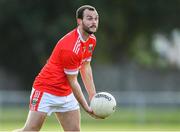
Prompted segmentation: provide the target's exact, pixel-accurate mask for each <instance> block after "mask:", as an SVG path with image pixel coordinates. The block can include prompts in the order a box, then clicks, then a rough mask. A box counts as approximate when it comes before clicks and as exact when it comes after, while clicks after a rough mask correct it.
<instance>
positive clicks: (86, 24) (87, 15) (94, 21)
mask: <svg viewBox="0 0 180 132" xmlns="http://www.w3.org/2000/svg"><path fill="white" fill-rule="evenodd" d="M98 23H99V16H98V13H97V12H96V11H91V10H88V9H86V10H84V13H83V19H82V22H81V26H82V29H83V30H84V31H85V32H87V33H88V34H92V33H95V32H96V31H97V29H98Z"/></svg>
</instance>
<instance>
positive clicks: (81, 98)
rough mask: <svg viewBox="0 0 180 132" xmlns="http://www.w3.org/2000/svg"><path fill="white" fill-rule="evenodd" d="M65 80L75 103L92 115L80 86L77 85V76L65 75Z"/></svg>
mask: <svg viewBox="0 0 180 132" xmlns="http://www.w3.org/2000/svg"><path fill="white" fill-rule="evenodd" d="M67 78H68V81H69V84H70V86H71V88H72V91H73V93H74V96H75V97H76V99H77V101H78V102H79V103H80V104H81V106H82V107H83V109H84V110H85V111H86V112H88V113H92V110H91V109H90V107H89V106H88V104H87V102H86V99H85V97H84V95H83V93H82V90H81V86H80V85H79V83H78V80H77V75H67Z"/></svg>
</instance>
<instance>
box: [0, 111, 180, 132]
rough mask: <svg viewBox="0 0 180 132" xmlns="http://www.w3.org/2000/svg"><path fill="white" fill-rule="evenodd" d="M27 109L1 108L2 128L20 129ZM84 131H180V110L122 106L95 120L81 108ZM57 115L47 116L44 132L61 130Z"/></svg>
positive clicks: (0, 129)
mask: <svg viewBox="0 0 180 132" xmlns="http://www.w3.org/2000/svg"><path fill="white" fill-rule="evenodd" d="M27 113H28V110H27V109H23V108H3V109H2V108H1V109H0V131H12V130H13V129H17V128H21V127H22V126H23V125H24V122H25V120H26V116H27ZM81 122H82V123H81V129H82V131H105V130H106V131H120V130H122V131H126V130H128V131H134V130H141V131H146V130H148V131H155V130H157V131H165V130H166V131H172V130H180V109H159V108H158V109H154V108H146V109H134V108H121V109H117V110H116V112H115V113H114V114H113V115H111V116H110V117H109V118H107V119H105V120H96V119H93V118H91V117H90V116H89V115H87V114H86V113H84V112H83V111H82V119H81ZM60 130H62V128H61V126H60V125H59V124H58V122H57V120H56V119H55V116H54V115H52V116H50V117H48V118H47V120H46V122H45V124H44V125H43V128H42V131H60Z"/></svg>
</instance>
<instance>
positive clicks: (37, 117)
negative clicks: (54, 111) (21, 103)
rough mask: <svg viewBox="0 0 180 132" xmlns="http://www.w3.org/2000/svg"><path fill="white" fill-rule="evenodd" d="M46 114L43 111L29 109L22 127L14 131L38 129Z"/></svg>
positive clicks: (21, 131)
mask: <svg viewBox="0 0 180 132" xmlns="http://www.w3.org/2000/svg"><path fill="white" fill-rule="evenodd" d="M46 116H47V114H46V113H44V112H37V111H29V114H28V117H27V120H26V123H25V125H24V127H23V128H22V129H19V130H15V131H14V132H23V131H25V132H26V131H39V130H40V129H41V126H42V124H43V122H44V120H45V118H46Z"/></svg>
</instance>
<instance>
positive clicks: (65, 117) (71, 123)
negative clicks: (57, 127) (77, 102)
mask: <svg viewBox="0 0 180 132" xmlns="http://www.w3.org/2000/svg"><path fill="white" fill-rule="evenodd" d="M56 117H57V119H58V121H59V122H60V124H61V125H62V127H63V129H64V131H80V110H79V109H77V110H73V111H68V112H56Z"/></svg>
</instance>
